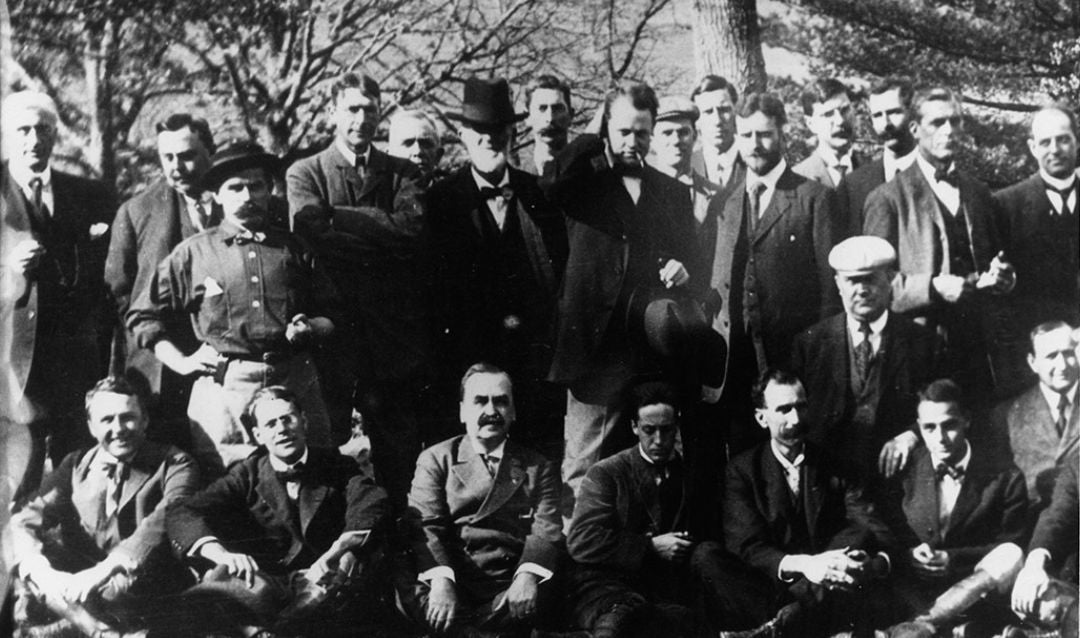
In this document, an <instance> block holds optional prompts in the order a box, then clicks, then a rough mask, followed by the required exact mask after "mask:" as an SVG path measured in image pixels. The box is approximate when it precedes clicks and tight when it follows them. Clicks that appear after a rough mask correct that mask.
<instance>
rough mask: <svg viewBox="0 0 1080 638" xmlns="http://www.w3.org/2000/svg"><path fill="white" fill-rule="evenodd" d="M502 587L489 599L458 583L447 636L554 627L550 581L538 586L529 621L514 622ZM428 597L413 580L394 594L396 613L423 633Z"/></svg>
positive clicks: (425, 589) (524, 632)
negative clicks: (397, 607)
mask: <svg viewBox="0 0 1080 638" xmlns="http://www.w3.org/2000/svg"><path fill="white" fill-rule="evenodd" d="M505 585H506V587H505V588H504V589H502V590H501V591H498V592H496V593H495V595H494V596H490V597H489V596H488V595H486V593H485V594H480V593H476V592H472V591H470V590H469V588H468V587H467V586H464V585H463V584H462V583H458V584H457V585H456V590H457V613H456V614H455V617H454V623H453V625H452V626H451V627H450V630H449V631H448V632H447V635H449V636H459V635H468V633H467V632H468V631H469V630H474V629H479V630H484V631H497V632H500V633H502V632H506V633H511V634H516V633H521V634H522V635H526V636H527V635H529V630H530V629H531V628H532V627H534V626H536V625H537V624H539V623H541V622H544V623H545V624H548V625H557V622H555V623H552V622H551V621H552V613H553V612H554V611H555V608H556V605H554V604H553V599H554V598H555V597H556V595H557V591H556V590H557V587H556V586H555V583H554V582H552V581H547V582H544V583H541V584H540V587H539V593H538V600H537V605H536V607H537V612H536V614H535V615H534V616H533V617H532V618H530V619H516V618H513V617H512V616H511V615H510V605H509V604H508V603H507V602H506V594H507V591H508V590H509V587H510V583H505ZM430 594H431V587H430V585H429V583H427V582H424V581H416V582H414V583H412V584H411V585H407V586H404V587H399V591H398V595H399V599H398V602H399V607H400V609H399V610H400V611H401V612H402V613H404V614H405V616H406V617H407V618H408V619H409V620H410V621H412V622H413V623H414V624H415V625H417V626H418V627H420V628H421V629H422V630H423V631H426V630H427V629H428V624H427V609H428V597H429V595H430Z"/></svg>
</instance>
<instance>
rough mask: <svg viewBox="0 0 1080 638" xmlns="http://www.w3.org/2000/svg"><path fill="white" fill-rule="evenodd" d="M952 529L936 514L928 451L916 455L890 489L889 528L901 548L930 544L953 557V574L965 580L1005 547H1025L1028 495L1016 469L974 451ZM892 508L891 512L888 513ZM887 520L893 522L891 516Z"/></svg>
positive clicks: (985, 451)
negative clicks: (986, 559) (942, 522)
mask: <svg viewBox="0 0 1080 638" xmlns="http://www.w3.org/2000/svg"><path fill="white" fill-rule="evenodd" d="M971 449H972V454H971V461H970V462H969V463H968V467H967V472H965V474H964V479H963V482H962V483H961V487H960V493H959V495H958V496H957V498H956V505H955V506H954V507H953V511H952V514H951V515H950V516H949V521H948V525H947V526H946V527H945V528H944V529H943V528H942V527H941V522H940V517H939V514H938V509H939V505H938V481H937V478H936V477H935V474H934V462H933V459H932V458H931V457H930V453H929V452H928V451H927V450H926V448H925V447H922V446H920V447H918V448H916V449H915V451H914V452H913V453H912V457H911V460H910V461H909V462H908V464H907V466H906V467H905V468H904V471H903V472H902V473H901V474H899V475H897V476H895V477H894V478H893V480H892V481H891V482H890V485H889V494H890V506H889V507H887V508H886V510H887V511H891V512H892V515H891V520H890V521H889V523H890V527H891V528H892V530H893V532H894V533H895V534H896V537H897V540H898V541H899V543H900V546H901V547H902V548H904V549H911V548H913V547H915V546H917V545H919V544H921V543H927V544H928V545H930V547H931V548H933V549H943V550H947V551H948V552H949V556H950V572H951V573H952V574H954V575H955V576H956V577H957V579H959V578H960V577H963V576H967V575H969V574H970V573H971V571H972V570H973V569H974V568H975V564H976V563H978V562H979V561H980V560H981V559H982V557H983V556H985V555H986V554H987V553H988V552H989V551H990V550H992V549H994V547H996V546H998V545H1000V544H1001V543H1015V544H1017V545H1020V546H1023V545H1024V540H1025V539H1026V537H1027V489H1026V488H1025V487H1024V475H1023V474H1021V473H1020V470H1018V469H1017V468H1016V466H1015V465H1013V464H1012V463H1009V462H1001V461H999V460H997V459H996V458H995V457H994V455H993V454H992V453H991V450H988V449H981V448H979V447H976V446H972V448H971ZM890 508H891V509H890ZM887 518H890V517H888V516H887Z"/></svg>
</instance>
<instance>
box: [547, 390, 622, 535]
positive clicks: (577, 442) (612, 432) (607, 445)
mask: <svg viewBox="0 0 1080 638" xmlns="http://www.w3.org/2000/svg"><path fill="white" fill-rule="evenodd" d="M566 398H567V401H566V420H565V422H564V428H563V446H564V447H563V461H562V481H563V502H562V510H563V512H562V514H563V518H564V519H565V521H566V523H567V525H568V524H569V519H570V516H571V515H572V514H573V509H574V502H575V501H576V500H577V495H578V492H579V491H580V489H581V481H582V480H584V478H585V473H586V472H587V471H588V470H589V468H590V467H592V466H593V465H595V464H596V463H597V462H599V461H600V460H601V459H603V458H604V457H606V456H610V455H611V454H613V453H615V452H616V451H618V450H620V449H622V448H624V447H627V445H622V444H621V443H622V442H626V443H627V444H629V441H630V440H631V437H632V435H631V433H630V428H629V427H626V426H624V425H623V423H624V419H623V410H622V408H621V406H620V405H619V404H618V399H619V397H618V395H616V396H615V397H614V398H612V399H610V400H609V402H608V403H607V404H597V403H585V402H584V401H581V400H579V399H578V398H577V397H575V396H574V393H573V392H572V391H568V392H567V393H566ZM620 428H622V429H623V430H625V432H621V431H620ZM564 531H565V530H564Z"/></svg>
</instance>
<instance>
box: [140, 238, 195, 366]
mask: <svg viewBox="0 0 1080 638" xmlns="http://www.w3.org/2000/svg"><path fill="white" fill-rule="evenodd" d="M191 284H192V282H191V267H190V257H189V251H188V249H187V245H186V244H181V245H179V246H177V247H176V248H175V249H173V251H172V253H170V254H169V256H168V257H166V258H165V259H163V260H162V261H161V263H160V264H158V267H157V270H156V271H155V272H154V275H153V277H151V279H150V283H149V285H147V286H146V288H144V289H143V290H142V291H141V292H139V296H138V297H137V298H136V300H135V301H134V302H133V303H132V305H131V309H130V310H128V313H127V315H126V317H125V323H126V324H127V329H128V330H130V331H131V332H132V333H133V334H134V335H135V339H136V342H137V343H138V344H139V347H140V348H148V349H152V348H153V347H154V344H156V343H157V342H158V341H161V340H162V339H166V338H168V334H167V330H166V328H165V318H166V316H167V315H168V314H169V313H180V312H186V311H187V310H188V307H187V306H188V300H189V299H190V298H191V293H192V285H191Z"/></svg>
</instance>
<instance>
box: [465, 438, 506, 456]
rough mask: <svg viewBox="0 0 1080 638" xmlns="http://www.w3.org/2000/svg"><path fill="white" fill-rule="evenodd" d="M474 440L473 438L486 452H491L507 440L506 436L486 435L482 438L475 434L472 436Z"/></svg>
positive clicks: (477, 445)
mask: <svg viewBox="0 0 1080 638" xmlns="http://www.w3.org/2000/svg"><path fill="white" fill-rule="evenodd" d="M472 440H473V443H475V444H476V447H478V448H479V449H481V450H483V451H484V454H491V453H492V452H494V451H495V450H496V449H497V448H498V447H499V446H500V445H502V444H503V442H504V441H506V437H485V438H481V437H478V436H474V437H472Z"/></svg>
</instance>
